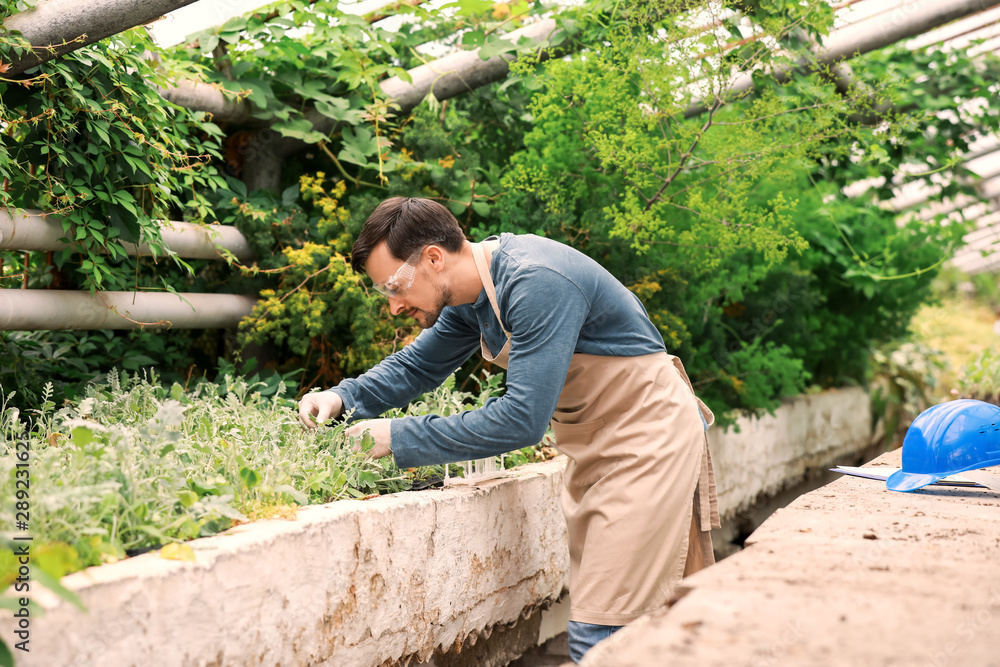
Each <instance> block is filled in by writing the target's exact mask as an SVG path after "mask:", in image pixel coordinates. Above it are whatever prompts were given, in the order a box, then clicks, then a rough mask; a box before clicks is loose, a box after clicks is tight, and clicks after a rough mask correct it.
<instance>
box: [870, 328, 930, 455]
mask: <svg viewBox="0 0 1000 667" xmlns="http://www.w3.org/2000/svg"><path fill="white" fill-rule="evenodd" d="M871 358H872V368H871V373H872V379H871V399H872V423H873V424H874V425H875V430H876V432H877V433H880V435H881V437H882V438H883V442H884V445H885V448H886V449H887V450H889V449H893V448H895V447H896V446H898V445H899V444H900V443H901V442H902V439H903V436H904V435H905V433H906V429H907V427H908V426H909V424H910V422H912V421H913V419H914V418H915V417H916V416H917V415H919V414H920V413H921V412H923V411H924V410H926V409H927V408H928V407H930V406H931V405H934V404H936V403H937V402H938V400H937V397H936V396H935V395H934V391H935V390H936V389H937V388H938V378H939V377H940V375H941V372H942V371H944V370H945V369H946V368H947V367H948V361H947V358H946V357H945V355H944V353H943V352H942V351H941V350H937V349H934V348H932V347H930V346H928V345H925V344H923V343H911V342H905V343H896V344H892V345H887V346H885V347H882V348H878V349H876V350H874V351H873V352H872V355H871Z"/></svg>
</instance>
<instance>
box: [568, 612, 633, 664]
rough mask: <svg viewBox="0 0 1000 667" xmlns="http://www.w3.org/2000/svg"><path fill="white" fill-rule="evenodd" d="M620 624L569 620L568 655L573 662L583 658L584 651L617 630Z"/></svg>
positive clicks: (619, 628) (620, 627)
mask: <svg viewBox="0 0 1000 667" xmlns="http://www.w3.org/2000/svg"><path fill="white" fill-rule="evenodd" d="M622 627H623V626H621V625H595V624H593V623H580V622H579V621H570V622H569V630H568V632H569V657H570V659H572V660H573V662H580V661H581V660H583V654H584V653H586V652H587V651H589V650H590V649H591V647H593V646H594V644H596V643H597V642H599V641H601V640H602V639H607V638H608V637H610V636H611V635H613V634H614V633H615V632H617V631H618V630H621V629H622Z"/></svg>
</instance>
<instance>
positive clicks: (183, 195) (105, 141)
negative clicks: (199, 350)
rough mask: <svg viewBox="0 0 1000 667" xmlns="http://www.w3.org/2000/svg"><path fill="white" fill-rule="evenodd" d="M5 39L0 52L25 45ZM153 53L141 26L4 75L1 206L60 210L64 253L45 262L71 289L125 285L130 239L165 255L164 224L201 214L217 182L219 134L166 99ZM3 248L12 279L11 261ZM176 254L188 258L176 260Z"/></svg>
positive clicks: (128, 278) (199, 117) (128, 280)
mask: <svg viewBox="0 0 1000 667" xmlns="http://www.w3.org/2000/svg"><path fill="white" fill-rule="evenodd" d="M20 44H21V42H20V41H19V40H18V39H17V38H16V36H10V35H8V36H5V38H4V39H3V40H0V60H5V59H6V58H7V54H9V53H10V52H11V51H12V50H16V49H17V48H19V45H20ZM146 51H153V52H155V51H156V47H155V45H154V44H153V43H152V42H151V41H150V40H149V39H148V38H147V36H146V34H145V31H144V30H143V29H136V30H131V31H128V32H125V33H122V34H120V35H116V36H114V37H112V38H109V39H108V40H105V41H104V42H102V43H99V44H95V45H91V46H87V47H84V48H81V49H79V50H77V51H75V52H73V53H70V54H67V55H65V56H62V57H61V58H58V59H56V60H52V61H49V62H48V63H44V64H42V65H40V66H38V67H36V68H34V69H33V70H29V73H28V78H25V79H21V80H0V96H2V100H3V101H2V103H0V122H2V123H3V124H4V126H5V127H7V128H8V129H7V131H5V132H3V133H2V134H0V177H2V178H3V179H5V187H4V188H3V192H0V205H2V206H5V207H13V208H36V209H41V210H44V211H46V212H49V213H55V214H59V215H60V220H61V222H62V226H63V231H64V233H65V236H64V238H65V240H66V241H67V243H69V244H71V245H70V246H69V247H68V248H67V249H65V250H62V251H59V252H56V253H54V256H53V257H52V258H50V260H49V262H48V263H49V264H54V266H55V269H56V270H62V269H65V270H66V271H68V272H70V273H71V275H70V276H67V277H64V280H65V281H68V282H69V283H70V285H78V286H80V287H83V288H86V289H91V290H95V289H117V290H122V289H128V288H129V287H130V283H131V282H132V272H131V271H130V270H129V268H127V267H126V266H123V264H125V261H124V260H125V259H126V257H127V250H126V245H125V244H140V243H148V244H149V248H150V251H151V252H152V253H153V254H154V256H164V255H165V254H167V251H166V250H165V248H164V247H163V245H162V242H161V235H160V229H159V225H158V223H157V221H158V220H163V219H168V218H169V217H170V215H169V214H170V212H171V211H172V210H178V209H179V210H189V211H191V212H192V214H194V215H196V216H197V215H198V214H199V212H201V213H203V212H204V210H205V201H206V200H205V193H206V191H210V190H211V189H213V188H214V187H216V185H217V184H218V182H219V181H218V176H217V174H216V172H215V170H214V168H212V167H208V166H206V164H205V163H207V162H208V161H209V160H211V159H212V158H219V157H221V154H220V153H219V151H218V138H219V137H220V136H221V131H220V130H219V128H218V127H216V126H215V125H214V124H212V123H210V122H208V121H207V120H206V119H205V118H204V114H200V113H191V112H188V111H186V110H184V109H181V108H179V107H174V106H171V105H168V104H166V103H164V101H163V99H162V97H161V96H160V94H159V93H158V92H157V86H164V85H166V84H167V82H166V80H165V79H164V78H163V76H162V74H161V73H159V72H158V71H157V70H156V69H155V68H154V67H153V65H152V64H151V63H150V62H149V60H147V59H146V57H144V53H145V52H146ZM14 257H16V255H13V253H9V252H4V253H3V256H2V259H3V261H4V265H5V272H4V273H5V275H4V277H9V273H8V271H7V269H6V266H7V265H8V263H10V262H12V261H14ZM174 260H175V261H177V262H178V263H181V264H182V265H183V262H181V261H180V260H179V259H177V258H176V257H174Z"/></svg>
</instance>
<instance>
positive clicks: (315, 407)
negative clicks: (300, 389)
mask: <svg viewBox="0 0 1000 667" xmlns="http://www.w3.org/2000/svg"><path fill="white" fill-rule="evenodd" d="M343 410H344V401H343V399H341V398H340V394H338V393H337V392H335V391H314V392H313V393H311V394H306V395H305V396H303V397H302V400H301V401H299V421H301V422H302V423H303V424H305V425H306V426H308V427H309V428H316V422H314V421H313V420H312V418H313V417H315V418H316V421H318V422H325V421H326V420H327V419H331V418H337V417H339V416H340V413H341V412H343Z"/></svg>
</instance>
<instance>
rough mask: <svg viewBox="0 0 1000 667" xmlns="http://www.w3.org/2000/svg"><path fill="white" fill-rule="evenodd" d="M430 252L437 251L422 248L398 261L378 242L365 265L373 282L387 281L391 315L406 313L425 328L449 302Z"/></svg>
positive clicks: (384, 283)
mask: <svg viewBox="0 0 1000 667" xmlns="http://www.w3.org/2000/svg"><path fill="white" fill-rule="evenodd" d="M436 247H437V246H435V248H436ZM431 255H438V253H437V251H435V250H429V249H428V248H426V247H425V248H423V249H422V250H421V251H420V252H419V253H417V254H415V256H414V257H411V258H409V260H407V261H405V262H404V261H400V260H398V259H396V258H395V257H393V256H392V255H391V254H390V253H389V248H388V246H387V245H386V244H385V242H382V243H379V244H378V245H377V246H375V248H374V249H372V252H371V255H369V256H368V262H367V263H366V264H365V269H366V271H367V272H368V275H369V277H371V279H372V282H373V283H375V284H376V285H386V284H388V288H389V289H388V290H386V291H388V292H389V294H388V295H387V297H386V298H388V299H389V309H390V310H391V311H392V314H393V315H408V316H410V317H412V318H413V319H415V320H416V321H417V324H419V325H420V326H421V327H423V328H425V329H426V328H428V327H431V326H433V325H434V323H435V322H437V319H438V317H439V316H440V315H441V311H442V310H443V309H444V307H445V306H447V305H449V303H450V302H451V291H450V290H449V289H448V287H447V285H444V284H442V280H441V278H440V276H439V274H438V271H437V270H435V267H434V264H433V261H432V258H431ZM407 264H408V265H409V266H406V265H407ZM411 270H412V276H411ZM411 277H412V282H411V281H410V278H411ZM394 278H395V280H394ZM400 279H401V280H400ZM380 291H381V290H380Z"/></svg>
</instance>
